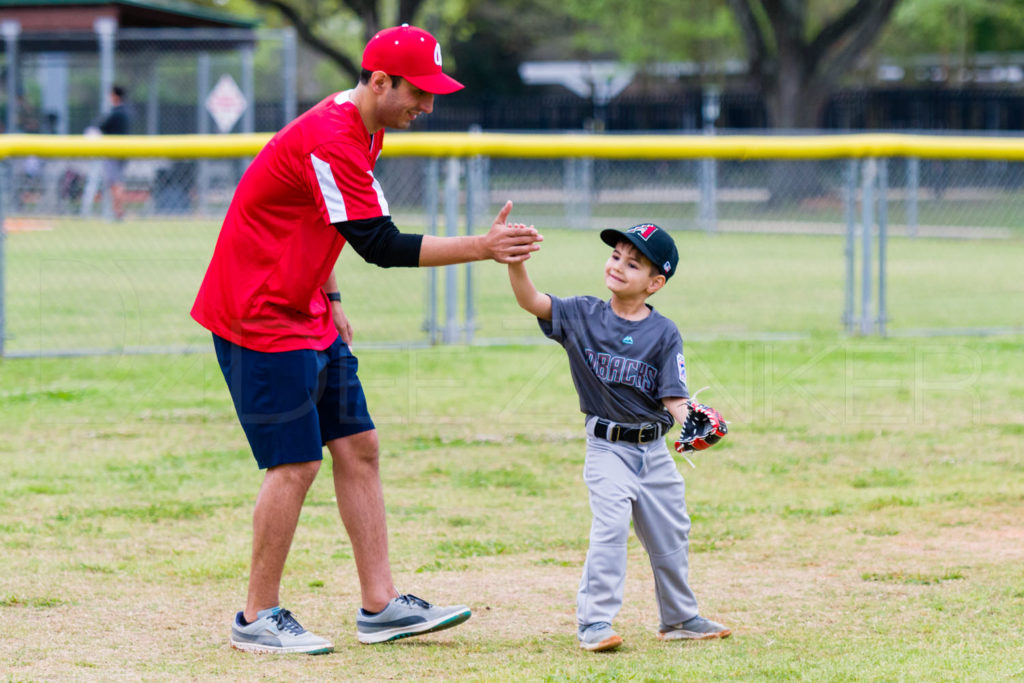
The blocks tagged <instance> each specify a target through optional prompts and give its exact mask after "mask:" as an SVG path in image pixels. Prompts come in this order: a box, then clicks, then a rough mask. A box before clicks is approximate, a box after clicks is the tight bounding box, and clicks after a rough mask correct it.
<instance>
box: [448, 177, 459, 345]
mask: <svg viewBox="0 0 1024 683" xmlns="http://www.w3.org/2000/svg"><path fill="white" fill-rule="evenodd" d="M460 167H461V164H460V162H459V159H458V157H449V158H448V164H447V166H446V168H445V182H444V223H445V235H446V236H448V237H455V236H457V235H458V234H459V171H460V170H461V168H460ZM444 274H445V282H444V315H445V322H444V343H445V344H454V343H456V342H457V341H458V339H459V326H458V316H459V310H458V309H459V291H458V290H459V271H458V268H457V267H456V266H445V267H444Z"/></svg>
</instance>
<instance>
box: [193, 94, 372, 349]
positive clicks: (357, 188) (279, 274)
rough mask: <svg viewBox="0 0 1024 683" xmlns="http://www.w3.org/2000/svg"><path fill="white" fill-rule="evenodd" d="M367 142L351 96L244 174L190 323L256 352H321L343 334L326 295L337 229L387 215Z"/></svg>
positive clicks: (287, 133) (322, 107) (314, 115)
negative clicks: (350, 222)
mask: <svg viewBox="0 0 1024 683" xmlns="http://www.w3.org/2000/svg"><path fill="white" fill-rule="evenodd" d="M383 140H384V131H383V130H380V131H378V132H377V133H375V134H374V135H370V133H369V131H367V129H366V126H365V125H364V124H363V120H362V118H361V116H360V115H359V110H358V109H356V107H355V105H354V104H353V103H352V102H351V101H350V100H349V92H348V91H346V92H343V93H338V94H337V95H332V96H330V97H328V98H325V99H324V100H323V101H322V102H320V103H319V104H317V105H316V106H314V107H313V108H312V109H310V110H309V111H307V112H306V113H304V114H303V115H301V116H299V117H298V118H297V119H295V120H294V121H292V122H291V123H290V124H288V125H287V126H285V127H284V128H283V129H282V130H281V131H280V132H279V133H277V135H275V136H274V137H273V138H272V139H271V140H270V142H268V143H267V145H266V146H265V147H264V148H263V149H262V150H261V151H260V153H259V155H257V157H256V158H255V159H254V160H253V162H252V164H250V166H249V168H248V169H246V171H245V174H244V175H243V176H242V179H241V181H240V182H239V184H238V188H237V189H236V190H235V195H234V197H233V199H232V201H231V205H230V207H229V208H228V212H227V215H226V216H225V218H224V224H223V226H222V228H221V232H220V236H219V237H218V239H217V246H216V248H215V249H214V253H213V258H212V259H211V261H210V266H209V269H208V270H207V271H206V277H205V279H204V280H203V284H202V286H201V288H200V290H199V294H198V296H197V297H196V301H195V305H194V306H193V308H192V317H193V318H195V319H196V320H197V321H198V322H199V324H201V325H202V326H203V327H205V328H207V329H208V330H210V331H212V332H213V333H215V334H217V335H218V336H220V337H223V338H225V339H227V340H229V341H231V342H233V343H235V344H238V345H239V346H244V347H246V348H250V349H254V350H257V351H292V350H296V349H318V350H322V349H325V348H327V347H328V346H330V345H331V343H332V342H333V341H334V340H335V339H336V338H337V336H338V332H337V330H336V329H335V327H334V323H333V320H332V316H331V307H330V305H329V304H328V301H327V298H326V296H325V294H324V292H323V291H322V289H321V287H322V286H323V284H324V282H326V280H327V278H328V276H329V275H330V274H331V272H332V270H333V268H334V265H335V262H336V261H337V259H338V255H339V254H340V252H341V249H342V247H343V246H344V245H345V240H344V238H343V237H342V236H341V235H340V234H339V233H338V231H337V229H335V228H334V226H333V225H332V223H337V222H342V221H347V220H358V219H363V218H376V217H379V216H386V215H389V211H388V205H387V201H385V199H384V193H383V191H382V190H381V187H380V184H379V183H378V182H377V180H376V178H374V176H373V169H374V166H375V165H376V162H377V157H378V156H380V152H381V148H382V145H383Z"/></svg>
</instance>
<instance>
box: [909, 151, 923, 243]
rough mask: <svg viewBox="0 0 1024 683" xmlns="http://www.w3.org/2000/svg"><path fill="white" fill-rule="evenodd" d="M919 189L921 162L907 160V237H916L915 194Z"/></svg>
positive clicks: (912, 158) (911, 158)
mask: <svg viewBox="0 0 1024 683" xmlns="http://www.w3.org/2000/svg"><path fill="white" fill-rule="evenodd" d="M920 187H921V160H920V159H918V158H917V157H908V158H907V236H909V237H917V192H918V189H920Z"/></svg>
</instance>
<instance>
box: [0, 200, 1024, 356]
mask: <svg viewBox="0 0 1024 683" xmlns="http://www.w3.org/2000/svg"><path fill="white" fill-rule="evenodd" d="M513 220H515V218H514V216H513ZM637 220H640V218H639V217H638V218H637ZM218 227H219V226H218V224H217V223H215V222H212V221H206V222H202V221H134V222H133V221H126V222H124V223H117V224H110V223H102V222H90V221H56V222H55V223H54V225H53V229H52V230H50V231H38V232H26V233H13V234H11V235H8V236H7V242H6V249H7V251H8V256H7V271H6V274H5V280H6V299H5V305H6V311H5V315H6V335H7V336H6V338H5V349H6V350H7V352H9V353H20V354H30V353H38V352H44V353H46V352H50V353H52V352H55V351H76V350H77V351H82V350H103V351H113V352H121V351H132V350H138V349H180V348H190V349H206V348H208V347H209V345H210V340H209V335H208V333H206V331H205V330H203V329H202V328H201V327H200V326H199V325H198V324H196V323H195V322H194V321H193V320H192V319H191V318H190V317H189V310H190V309H191V306H192V302H193V300H194V298H195V295H196V292H197V290H198V289H199V284H200V282H201V281H202V277H203V273H204V272H205V269H206V266H207V264H208V263H209V259H210V256H211V254H212V252H213V248H214V243H215V241H216V238H217V231H218ZM402 227H403V228H404V229H406V230H409V231H417V230H421V229H422V227H421V226H419V225H417V224H415V222H403V223H402ZM483 227H484V226H480V228H479V229H481V230H482V229H483ZM621 227H622V228H627V227H629V226H628V225H622V226H621ZM664 227H665V228H666V229H669V230H675V232H674V234H675V237H676V240H677V243H678V245H679V250H680V266H679V272H678V274H677V275H676V276H675V277H674V278H673V279H672V281H671V282H670V284H669V286H668V287H666V288H665V289H664V290H662V291H661V292H659V293H658V294H657V295H655V296H654V297H653V298H652V300H651V303H652V304H653V305H654V306H655V307H656V308H658V310H660V311H661V312H662V313H664V314H665V315H667V316H669V317H670V318H672V319H673V320H676V321H677V322H678V324H679V325H680V327H682V328H683V329H685V330H686V333H687V334H688V335H689V336H690V337H705V338H706V337H739V338H743V337H751V336H755V335H760V334H762V333H774V334H790V335H792V334H800V335H806V334H812V335H817V334H824V335H834V334H836V333H837V332H839V331H840V330H841V329H842V326H843V322H842V315H843V309H844V286H845V283H844V273H845V262H844V258H843V249H844V241H843V238H841V237H835V236H831V237H829V236H806V235H804V236H801V235H756V234H750V235H742V234H718V235H708V234H705V233H700V232H693V231H683V230H679V229H678V228H680V227H681V226H680V225H673V224H666V225H665V226H664ZM537 228H538V229H539V230H541V232H542V233H543V234H544V236H545V241H544V243H543V245H542V249H541V251H540V252H538V253H537V254H535V255H534V256H533V258H531V259H530V262H529V268H530V274H531V276H532V277H533V279H534V280H535V282H536V284H537V286H538V288H539V289H541V290H542V291H545V292H550V293H552V294H555V295H557V296H571V295H575V294H591V295H595V296H599V297H606V296H607V290H606V289H605V288H604V285H603V278H602V268H603V264H604V262H605V260H606V259H607V257H608V253H609V252H608V248H607V247H606V245H605V244H604V243H603V242H601V240H600V239H599V237H598V234H597V232H596V231H579V230H565V229H560V228H559V227H558V224H554V225H537ZM859 248H860V247H859V245H858V246H857V249H859ZM888 249H889V261H888V311H887V314H888V327H889V329H890V330H893V331H895V332H899V331H901V330H903V331H906V330H917V329H922V328H924V329H940V330H965V329H971V328H1019V326H1020V321H1021V319H1022V316H1024V308H1022V307H1021V304H1020V302H1021V301H1024V284H1022V281H1021V279H1020V278H1019V277H1018V275H1017V270H1018V266H1019V264H1020V263H1021V262H1022V261H1024V239H1020V238H1014V239H1008V240H974V241H955V240H934V239H931V240H929V239H916V240H914V239H907V238H892V239H891V240H890V241H889V247H888ZM876 256H877V255H873V256H872V258H873V259H874V258H876ZM451 268H453V269H454V270H453V271H448V270H446V269H436V270H433V271H431V270H425V269H416V268H393V269H387V270H384V269H380V268H377V267H376V266H372V265H369V264H367V263H365V262H364V261H363V260H362V259H360V258H359V256H358V255H357V254H356V253H354V252H353V251H352V250H351V249H345V250H344V251H343V252H342V255H341V257H340V259H339V262H338V267H337V269H336V270H337V276H338V282H339V286H340V288H341V290H342V296H343V299H344V307H345V310H346V312H347V314H348V316H349V318H350V320H351V321H352V324H353V326H354V328H355V334H356V343H357V344H360V343H361V344H375V345H382V344H395V343H407V342H424V341H426V340H427V339H428V334H427V328H426V324H427V319H428V317H429V304H428V302H429V295H430V291H431V287H432V284H431V282H432V281H431V277H433V278H434V281H433V287H434V288H435V289H436V293H437V294H436V296H437V310H436V323H437V324H438V325H439V326H441V327H442V328H443V327H444V325H445V324H446V320H447V319H448V317H449V315H451V316H453V317H454V318H455V320H456V321H457V325H458V326H460V328H461V326H462V325H463V323H464V321H465V320H466V318H467V310H466V301H465V282H466V273H467V269H470V270H471V272H472V274H473V275H472V277H473V282H472V290H473V297H474V298H473V325H474V330H473V336H474V339H476V340H485V341H488V340H491V341H493V340H504V341H508V340H514V341H521V340H524V339H530V340H531V341H537V340H539V339H540V338H541V335H540V332H539V330H538V329H537V325H536V322H535V321H533V320H532V319H530V318H529V317H528V316H524V315H523V314H522V312H521V310H520V309H519V308H518V307H517V306H516V304H515V300H514V298H513V297H512V295H511V292H510V289H509V285H508V275H507V270H506V268H505V267H504V266H501V265H499V264H495V263H490V262H489V263H476V264H472V265H471V266H452V267H451ZM450 273H451V274H453V275H454V279H455V282H456V283H457V287H458V294H457V296H456V297H454V301H455V303H454V309H455V310H453V311H451V312H450V311H449V310H448V307H447V303H446V291H447V289H446V288H447V285H446V283H447V282H448V279H449V274H450ZM860 275H861V271H860V268H859V262H858V267H857V269H856V278H857V280H856V281H855V283H854V285H855V299H856V301H857V302H858V307H857V311H855V313H856V314H859V302H860V297H861V284H860ZM876 286H877V283H874V282H873V283H872V288H873V289H874V288H875V287H876ZM871 306H872V317H874V316H875V315H877V310H875V306H876V303H875V298H874V296H873V297H872V303H871Z"/></svg>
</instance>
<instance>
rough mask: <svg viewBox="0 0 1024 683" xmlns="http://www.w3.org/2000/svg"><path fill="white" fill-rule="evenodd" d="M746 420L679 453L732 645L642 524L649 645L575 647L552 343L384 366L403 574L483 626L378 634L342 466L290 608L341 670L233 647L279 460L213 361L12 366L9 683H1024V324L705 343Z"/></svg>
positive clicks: (564, 438) (453, 352) (380, 368)
mask: <svg viewBox="0 0 1024 683" xmlns="http://www.w3.org/2000/svg"><path fill="white" fill-rule="evenodd" d="M688 349H689V350H688V359H689V361H690V366H691V376H692V379H691V383H692V384H693V385H694V386H703V385H704V384H709V385H711V386H712V389H710V390H708V392H706V393H705V394H704V395H702V397H703V398H705V399H706V400H707V401H708V402H710V403H712V404H713V405H715V406H716V407H718V408H720V409H721V410H722V411H723V413H724V414H725V415H726V416H727V418H728V419H729V420H730V421H731V430H730V435H729V437H728V438H727V439H726V440H725V441H724V442H723V443H722V444H720V445H719V446H717V447H716V448H715V449H713V450H712V451H709V452H707V453H705V454H702V455H700V456H698V457H697V458H696V463H697V469H694V470H691V469H690V468H689V466H687V465H686V464H685V463H683V462H682V461H680V467H681V470H682V471H683V473H684V476H685V477H686V479H687V484H688V487H687V488H688V505H689V509H690V513H691V515H692V518H693V524H694V526H693V532H692V538H691V581H692V584H693V586H694V588H695V590H696V592H697V595H698V598H699V600H700V601H701V606H702V612H703V613H705V614H706V615H707V616H709V617H712V618H716V619H718V620H720V621H723V622H725V623H727V624H729V625H730V626H731V627H732V628H733V629H734V633H735V635H734V636H733V637H732V638H730V639H728V640H725V641H720V642H707V643H690V644H682V645H681V644H678V643H676V644H666V643H661V642H660V641H658V640H656V638H655V637H654V630H655V628H656V627H657V615H656V613H655V610H654V604H653V597H652V595H653V585H652V582H651V576H650V570H649V567H648V566H647V564H646V559H645V556H644V554H643V551H642V549H641V548H640V547H639V545H638V544H637V543H636V542H635V539H634V540H632V541H631V546H630V547H631V549H630V567H629V576H628V579H627V589H626V604H625V606H624V609H623V610H622V612H621V614H620V616H619V618H618V620H617V621H616V626H617V628H618V629H619V631H620V633H622V635H623V636H624V638H625V641H626V642H625V645H624V646H623V648H622V649H621V650H619V651H618V652H615V653H610V654H604V655H593V654H590V653H584V652H582V651H580V650H579V649H578V648H577V647H576V645H575V641H574V614H575V612H574V610H575V589H576V585H577V582H578V578H579V571H580V567H581V565H582V561H583V558H584V555H585V552H586V545H587V543H586V538H587V529H588V523H589V512H588V508H587V500H586V490H585V487H584V485H583V483H582V481H581V466H582V457H583V440H582V438H581V428H580V421H581V420H580V415H579V414H578V413H577V409H576V398H575V394H574V392H573V389H572V386H571V382H570V380H569V377H568V372H567V368H566V365H567V364H566V361H565V359H564V354H563V352H562V351H561V349H560V348H558V347H557V346H555V345H553V344H546V345H538V346H527V347H521V346H519V347H517V346H509V347H493V348H467V347H446V348H442V347H439V348H433V349H418V350H409V349H405V350H376V351H366V352H364V353H362V354H361V373H362V375H363V378H364V381H365V384H366V387H367V392H368V396H369V400H370V404H371V407H372V410H373V412H374V414H375V416H376V419H377V421H378V426H379V428H380V431H381V435H382V476H383V480H384V487H385V494H386V500H387V504H388V518H389V524H390V538H391V548H392V563H393V566H394V570H395V575H396V581H397V582H398V585H399V587H400V588H401V589H402V590H404V591H410V592H414V593H416V594H420V595H423V596H425V597H427V598H428V599H430V600H433V601H436V602H440V603H455V602H464V603H466V604H469V605H470V606H471V607H472V609H473V611H474V616H473V618H472V619H471V620H470V621H469V622H468V623H467V624H465V625H464V626H462V627H460V628H459V629H456V630H453V631H448V632H444V633H440V634H435V635H432V636H427V637H424V638H422V639H419V640H415V639H412V640H407V641H400V642H397V643H394V644H387V645H382V646H362V645H359V644H358V643H357V642H356V639H355V636H354V628H355V627H354V611H355V609H356V607H358V589H357V582H356V578H355V570H354V566H353V562H352V559H351V549H350V546H349V544H348V542H347V539H346V536H345V534H344V532H343V530H342V528H341V524H340V522H339V521H338V519H337V513H336V511H335V507H334V502H333V500H332V497H333V490H332V488H331V486H330V472H329V471H327V470H329V467H330V466H329V465H327V464H325V471H323V472H321V475H320V477H319V479H318V480H317V482H316V484H315V485H314V487H313V490H312V491H311V493H310V496H309V498H308V500H307V503H306V507H305V511H304V513H303V517H302V520H301V522H300V527H299V532H298V534H297V537H296V539H295V543H294V546H293V550H292V553H291V556H290V559H289V563H288V566H287V568H286V576H285V581H284V586H283V595H284V599H285V601H286V604H287V606H289V607H290V608H291V609H293V610H294V611H295V612H296V613H298V614H299V615H300V618H301V619H302V621H303V623H304V624H305V625H306V626H307V627H309V628H311V629H313V630H315V631H317V632H319V633H321V634H323V635H326V636H329V637H331V638H332V639H333V640H334V641H335V644H336V648H337V650H336V652H335V653H334V654H332V655H330V656H326V657H315V658H312V657H303V656H291V657H281V658H274V657H255V656H247V655H243V654H241V653H237V652H234V651H232V650H231V649H230V648H229V647H228V645H227V635H228V629H229V621H230V619H231V616H232V614H233V612H234V611H235V610H237V609H239V608H240V605H241V604H242V601H243V600H244V587H245V581H246V575H247V559H248V553H249V540H250V538H249V533H250V523H251V520H250V514H251V508H252V504H253V500H254V496H255V492H256V489H257V487H258V485H259V481H260V475H259V472H258V471H257V469H256V467H255V465H254V463H253V462H252V460H251V456H250V455H249V453H248V450H247V447H246V446H245V443H244V439H243V436H242V434H241V430H240V429H239V427H238V426H237V424H236V422H235V418H234V416H233V413H232V409H231V405H230V401H229V399H228V395H227V391H226V390H225V388H224V386H223V380H222V379H221V377H220V376H219V371H218V369H217V366H216V362H215V360H214V359H213V357H212V354H194V355H189V356H178V355H164V356H159V355H157V356H115V357H101V358H95V357H84V358H65V359H45V358H44V359H38V358H35V359H7V360H5V361H3V362H2V363H0V433H2V434H3V438H2V440H0V544H2V548H0V551H2V554H0V557H2V558H3V559H2V561H0V566H2V571H0V616H2V617H3V622H4V624H5V630H4V637H3V638H2V639H0V680H5V681H36V680H75V681H109V680H160V681H171V680H174V681H178V680H180V681H186V680H189V681H191V680H485V681H508V680H539V681H543V680H548V681H561V680H578V681H612V680H644V681H647V680H652V681H668V680H736V681H779V680H799V681H894V680H925V681H950V680H953V681H994V680H1018V679H1020V678H1021V677H1022V676H1024V626H1022V624H1024V574H1022V573H1021V566H1022V563H1024V516H1022V514H1021V513H1022V510H1024V487H1022V481H1024V449H1022V437H1024V428H1022V426H1021V425H1022V424H1024V412H1022V405H1024V389H1022V386H1021V383H1020V380H1019V378H1020V376H1021V375H1022V373H1024V360H1022V359H1024V354H1022V353H1021V351H1022V350H1024V341H1022V339H1021V338H1020V337H991V338H944V339H942V340H934V339H932V340H927V339H922V340H914V339H900V340H870V339H845V338H841V337H838V336H833V337H817V338H814V339H804V340H796V341H762V342H738V341H698V342H693V343H691V344H690V345H689V347H688Z"/></svg>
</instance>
